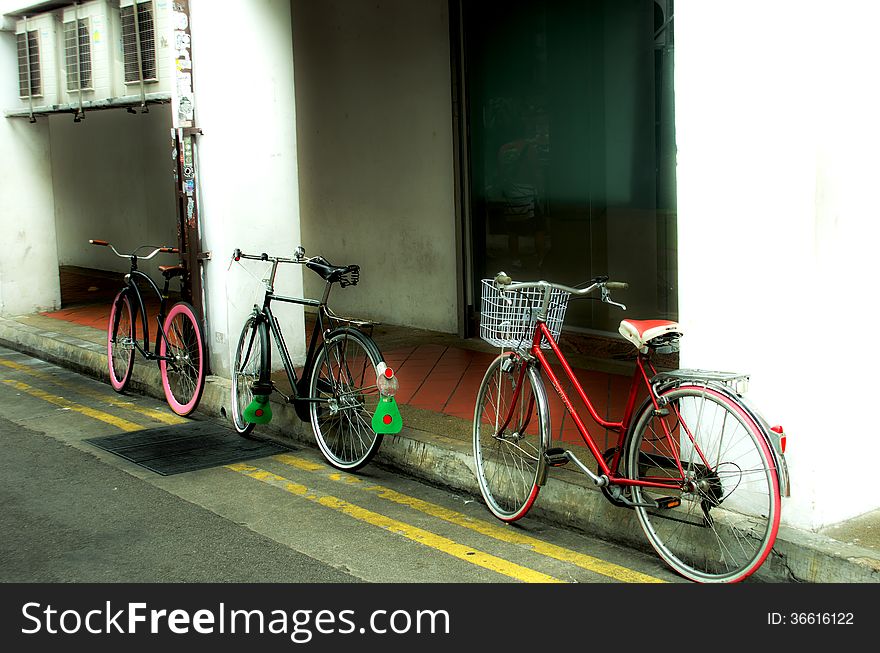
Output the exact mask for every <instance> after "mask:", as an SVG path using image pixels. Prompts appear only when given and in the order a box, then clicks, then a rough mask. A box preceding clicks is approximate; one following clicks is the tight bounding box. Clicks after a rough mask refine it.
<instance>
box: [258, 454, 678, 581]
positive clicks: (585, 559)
mask: <svg viewBox="0 0 880 653" xmlns="http://www.w3.org/2000/svg"><path fill="white" fill-rule="evenodd" d="M273 458H274V459H275V460H277V461H279V462H281V463H284V464H285V465H290V466H292V467H296V468H297V469H302V470H305V471H310V472H314V471H319V470H323V471H325V472H326V470H327V468H326V467H325V466H324V465H320V464H316V463H313V462H311V461H309V460H305V459H304V458H299V457H297V456H293V455H290V454H279V455H277V456H273ZM325 475H326V476H327V477H328V478H330V479H331V480H334V481H340V482H345V483H363V480H362V479H359V478H357V477H356V476H351V475H349V474H340V473H338V472H333V473H327V474H325ZM364 485H366V484H364ZM360 489H362V490H364V491H365V492H372V493H374V494H376V495H377V496H379V497H380V498H382V499H385V500H387V501H392V502H394V503H398V504H401V505H404V506H409V507H410V508H413V509H414V510H418V511H419V512H422V513H425V514H426V515H430V516H432V517H437V518H439V519H442V520H444V521H447V522H449V523H451V524H456V525H458V526H463V527H464V528H468V529H470V530H473V531H476V532H477V533H480V534H481V535H486V536H488V537H491V538H494V539H496V540H501V541H502V542H507V543H508V544H516V545H519V546H524V547H528V548H529V549H530V550H532V551H534V552H535V553H538V554H540V555H543V556H546V557H548V558H553V559H555V560H560V561H562V562H568V563H571V564H573V565H576V566H578V567H581V568H582V569H586V570H588V571H592V572H595V573H597V574H602V575H603V576H607V577H609V578H613V579H614V580H617V581H621V582H625V583H663V582H665V581H663V580H661V579H660V578H655V577H654V576H649V575H647V574H643V573H641V572H638V571H635V570H633V569H628V568H627V567H622V566H621V565H616V564H614V563H612V562H607V561H605V560H602V559H600V558H595V557H593V556H589V555H586V554H583V553H578V552H577V551H572V550H570V549H566V548H564V547H561V546H557V545H555V544H550V543H549V542H544V541H543V540H539V539H537V538H534V537H531V536H529V535H525V534H523V533H520V532H518V531H515V530H513V529H511V528H510V527H509V526H502V525H500V524H497V523H493V522H487V521H483V520H481V519H475V518H473V517H468V516H467V515H463V514H462V513H460V512H456V511H454V510H450V509H449V508H444V507H443V506H438V505H437V504H434V503H430V502H428V501H423V500H422V499H417V498H415V497H411V496H408V495H405V494H401V493H400V492H397V491H395V490H392V489H390V488H387V487H383V486H381V485H369V486H367V487H363V488H360Z"/></svg>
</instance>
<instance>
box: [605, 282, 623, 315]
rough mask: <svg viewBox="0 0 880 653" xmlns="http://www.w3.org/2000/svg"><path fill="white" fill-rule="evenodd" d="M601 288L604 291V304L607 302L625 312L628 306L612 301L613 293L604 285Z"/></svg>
mask: <svg viewBox="0 0 880 653" xmlns="http://www.w3.org/2000/svg"><path fill="white" fill-rule="evenodd" d="M600 288H601V289H602V301H603V302H605V303H606V304H611V305H612V306H617V307H619V308H622V309H623V310H626V306H625V305H624V304H621V303H620V302H616V301H614V300H613V299H611V293H610V292H609V290H608V288H606V287H605V286H604V285H602V286H600Z"/></svg>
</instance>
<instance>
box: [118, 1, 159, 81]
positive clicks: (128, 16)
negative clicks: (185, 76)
mask: <svg viewBox="0 0 880 653" xmlns="http://www.w3.org/2000/svg"><path fill="white" fill-rule="evenodd" d="M135 7H136V8H137V11H135ZM119 14H120V18H121V20H122V53H123V58H124V61H125V83H126V84H130V83H133V82H140V81H145V82H155V81H158V77H157V75H156V32H155V26H154V23H153V3H152V0H146V1H145V2H136V3H135V4H134V5H130V6H128V7H121V8H120V10H119ZM139 64H140V66H139ZM138 67H140V70H138Z"/></svg>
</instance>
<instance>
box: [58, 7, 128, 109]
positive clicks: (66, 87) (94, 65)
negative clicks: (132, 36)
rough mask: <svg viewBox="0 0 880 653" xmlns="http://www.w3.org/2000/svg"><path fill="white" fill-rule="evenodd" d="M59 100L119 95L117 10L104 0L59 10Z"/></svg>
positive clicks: (78, 103)
mask: <svg viewBox="0 0 880 653" xmlns="http://www.w3.org/2000/svg"><path fill="white" fill-rule="evenodd" d="M61 44H62V46H63V54H64V60H63V65H62V69H63V71H64V73H65V76H66V77H67V82H66V83H62V85H61V98H62V102H64V103H66V104H69V105H70V106H71V107H76V108H80V107H86V108H88V107H89V106H94V105H95V103H98V104H100V103H101V102H105V101H107V100H109V99H112V98H116V97H119V96H120V95H121V93H120V90H121V81H122V54H121V51H120V48H119V11H118V9H117V8H116V7H115V6H114V5H111V4H108V2H107V0H91V1H90V2H83V3H81V4H76V5H68V6H67V7H65V8H64V11H63V12H62V29H61Z"/></svg>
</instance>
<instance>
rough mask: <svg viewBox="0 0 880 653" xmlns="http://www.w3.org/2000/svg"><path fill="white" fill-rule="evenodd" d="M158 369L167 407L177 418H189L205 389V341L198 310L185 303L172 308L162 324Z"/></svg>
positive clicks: (179, 303)
mask: <svg viewBox="0 0 880 653" xmlns="http://www.w3.org/2000/svg"><path fill="white" fill-rule="evenodd" d="M163 327H164V330H165V335H164V337H163V338H162V339H161V344H160V346H159V355H160V356H161V357H162V359H161V360H160V361H159V370H160V372H161V374H162V386H163V388H164V390H165V399H166V400H167V401H168V405H169V406H171V410H173V411H174V412H175V413H177V414H178V415H183V416H186V415H189V414H190V413H192V412H193V411H194V410H195V409H196V406H198V405H199V399H201V397H202V391H203V390H204V388H205V365H206V360H205V344H204V343H205V338H204V336H203V334H202V328H201V325H200V324H199V321H198V319H196V315H195V311H193V308H192V306H190V305H189V304H187V303H186V302H178V303H177V304H175V305H174V306H172V307H171V310H170V311H169V312H168V316H167V317H166V318H165V324H164V325H163Z"/></svg>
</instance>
